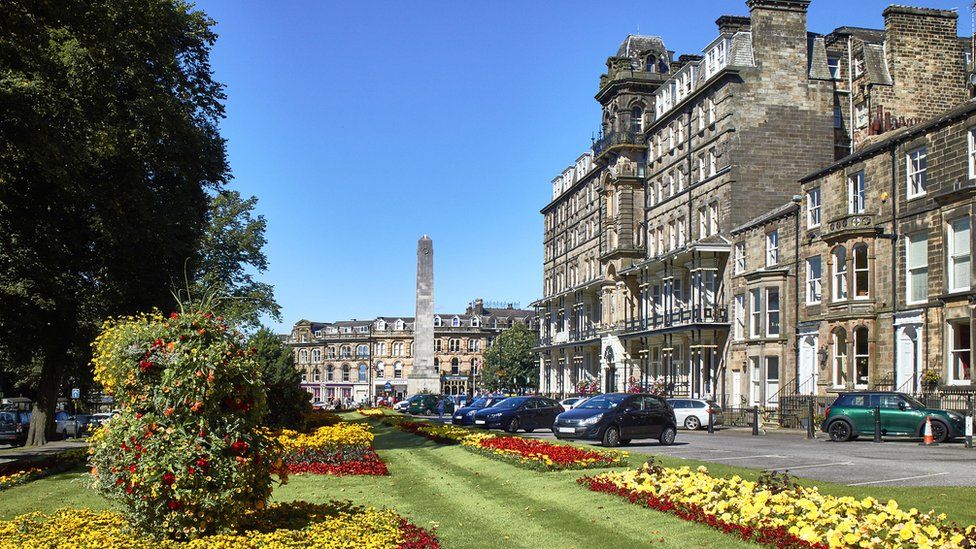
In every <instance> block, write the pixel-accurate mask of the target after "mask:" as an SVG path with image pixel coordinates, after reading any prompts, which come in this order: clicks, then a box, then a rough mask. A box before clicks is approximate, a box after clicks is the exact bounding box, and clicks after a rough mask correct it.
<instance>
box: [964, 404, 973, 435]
mask: <svg viewBox="0 0 976 549" xmlns="http://www.w3.org/2000/svg"><path fill="white" fill-rule="evenodd" d="M966 400H967V402H968V404H969V405H968V406H967V407H966V412H967V413H966V448H972V447H973V396H972V395H969V396H968V397H967V398H966Z"/></svg>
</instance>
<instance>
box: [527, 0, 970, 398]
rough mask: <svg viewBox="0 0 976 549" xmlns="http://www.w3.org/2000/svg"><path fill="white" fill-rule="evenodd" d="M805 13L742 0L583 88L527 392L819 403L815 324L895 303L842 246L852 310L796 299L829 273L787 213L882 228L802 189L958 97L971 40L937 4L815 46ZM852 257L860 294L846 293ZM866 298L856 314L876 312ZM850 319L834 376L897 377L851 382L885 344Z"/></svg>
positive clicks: (623, 51)
mask: <svg viewBox="0 0 976 549" xmlns="http://www.w3.org/2000/svg"><path fill="white" fill-rule="evenodd" d="M808 4H809V2H808V1H806V0H749V1H748V2H746V5H747V6H748V8H749V16H748V17H741V16H723V17H721V18H719V19H718V21H717V22H716V23H717V27H718V28H717V37H716V39H715V40H713V41H712V42H711V43H709V44H708V45H706V46H705V48H704V49H703V50H702V52H701V54H695V55H681V56H678V57H677V58H675V55H674V54H673V53H672V52H670V51H668V50H667V49H666V47H665V46H664V43H663V41H662V40H661V39H660V38H657V37H646V36H630V37H628V38H627V39H626V40H625V41H624V43H623V44H622V45H621V46H620V48H619V50H618V52H617V54H616V55H615V56H614V57H611V58H610V59H609V60H608V61H607V67H608V71H607V74H605V75H603V76H602V77H601V80H600V89H599V92H598V93H597V95H596V99H597V100H598V101H599V102H600V103H601V105H602V106H603V113H604V114H603V132H602V137H601V139H600V140H598V141H596V142H595V143H594V145H593V147H592V150H591V152H588V153H586V154H584V155H583V156H581V157H580V158H579V159H578V160H577V162H576V163H575V164H574V165H573V166H571V167H570V168H568V169H567V170H565V171H564V172H563V173H562V174H561V175H560V176H558V177H557V178H556V179H555V180H554V181H553V200H552V201H551V202H550V204H548V205H547V206H546V207H545V208H543V210H542V213H543V215H544V216H545V263H544V273H545V274H544V297H543V298H542V299H541V300H539V301H538V302H536V305H537V307H538V309H539V316H540V321H541V323H540V337H541V341H542V343H541V345H540V347H539V352H540V374H541V385H542V387H541V389H542V391H543V392H546V393H552V394H565V393H571V392H576V386H577V384H578V383H579V382H580V381H588V380H596V383H597V384H598V385H599V388H600V389H601V390H603V391H613V390H624V389H626V388H627V387H628V386H629V385H631V384H641V383H647V382H650V381H654V382H658V383H663V384H665V385H666V387H667V389H668V391H669V392H670V393H672V394H681V395H697V396H709V397H714V398H718V399H720V400H723V401H724V402H726V403H727V404H730V405H733V406H738V405H745V404H764V405H775V404H776V402H777V401H778V399H779V397H780V396H782V395H784V394H787V393H790V394H794V393H804V392H806V393H814V392H823V390H824V386H823V382H822V377H823V376H822V375H821V368H822V363H824V362H825V361H826V360H827V358H824V356H825V355H824V349H823V346H824V341H826V340H825V339H824V338H825V337H826V336H825V335H823V334H824V333H826V332H823V330H825V329H830V328H824V327H823V326H822V324H823V321H824V317H823V316H821V315H827V317H830V318H837V319H838V320H839V319H840V318H848V319H852V318H853V317H854V316H856V315H857V314H860V309H858V307H859V306H860V305H861V302H862V300H864V302H865V303H866V302H868V301H871V300H872V299H873V297H867V298H866V297H865V296H864V294H863V292H864V291H867V292H868V294H867V295H868V296H876V295H878V292H880V291H882V288H884V290H883V291H885V292H888V293H891V294H892V295H894V294H893V293H892V292H897V291H898V290H897V289H892V288H893V287H896V286H897V279H896V278H891V277H887V278H886V277H881V278H880V279H878V278H877V277H878V276H880V275H878V272H877V269H876V268H873V266H874V265H876V262H877V261H878V260H879V255H878V251H877V250H876V247H877V244H876V242H860V241H858V242H853V241H852V242H850V243H849V244H850V248H849V249H848V247H847V246H845V250H847V252H846V253H847V255H845V258H844V261H845V262H846V264H848V269H849V271H848V273H849V275H847V279H846V280H848V282H849V283H850V284H851V285H852V286H851V287H850V288H849V292H851V293H852V294H851V297H850V299H849V300H848V301H849V302H850V307H846V308H844V312H841V308H842V307H841V306H840V305H838V306H837V307H834V308H830V307H821V308H820V309H817V308H816V307H810V308H807V307H801V306H800V300H801V299H805V298H806V297H808V295H809V297H810V299H811V300H813V299H814V297H813V294H810V292H814V294H816V293H818V292H819V293H827V291H826V289H825V288H824V287H821V285H824V286H825V285H826V283H825V282H821V283H820V284H817V283H816V282H815V280H813V279H814V278H816V277H812V278H811V279H810V280H808V279H807V274H806V273H807V272H808V271H809V272H813V273H816V272H818V271H817V269H820V272H822V273H827V272H828V270H829V269H830V268H832V263H831V262H830V258H829V257H828V256H827V255H825V254H826V253H827V252H824V251H821V252H822V253H820V254H819V255H820V256H822V257H821V258H820V260H819V263H818V261H817V259H816V258H815V257H813V256H814V255H817V254H816V252H815V251H814V248H811V246H815V245H816V244H815V243H816V242H819V241H821V240H823V236H822V234H821V233H820V232H819V231H812V232H811V231H810V229H809V228H808V227H807V226H806V225H805V224H802V223H801V221H804V222H805V221H806V219H807V214H808V212H816V215H817V216H819V217H818V218H817V219H820V220H821V221H820V222H821V223H823V224H824V226H832V225H830V224H831V223H835V222H837V223H840V226H849V225H850V224H853V223H855V222H856V223H862V224H864V223H866V224H867V225H865V226H867V227H869V228H870V229H871V230H872V231H877V232H878V234H879V235H884V234H887V233H892V234H894V233H893V231H894V229H888V230H887V233H886V231H885V230H883V229H881V228H878V227H877V226H876V225H877V223H876V222H875V219H873V218H872V219H870V220H868V221H864V220H862V219H861V218H857V219H854V218H848V217H847V216H848V214H843V215H840V214H839V213H836V212H835V211H834V210H833V209H831V208H833V207H834V206H833V205H832V201H835V200H840V201H841V203H842V204H843V205H845V206H846V205H847V204H848V199H847V198H846V197H847V192H846V190H844V189H846V188H847V187H843V189H841V187H837V188H835V187H836V184H833V185H827V184H824V186H823V188H822V189H819V190H818V189H816V188H815V187H816V185H817V184H818V183H817V182H818V181H820V180H821V179H823V178H825V177H827V175H826V174H827V173H830V174H836V172H837V170H839V169H840V168H838V167H837V166H848V165H849V164H850V162H851V159H852V158H861V157H862V156H863V155H864V154H868V153H870V152H871V151H877V150H878V147H880V146H882V145H880V143H888V142H890V139H892V138H893V137H891V136H894V135H905V132H906V131H907V130H906V129H905V128H920V127H923V126H922V125H921V124H922V121H923V120H925V119H927V118H930V117H932V116H937V115H938V114H939V113H941V112H945V111H947V110H949V109H950V108H952V107H954V106H956V105H958V104H960V103H962V102H964V101H966V100H967V99H968V97H969V93H968V90H967V87H966V75H967V68H968V67H967V56H966V52H967V51H969V47H970V45H969V43H968V41H967V40H963V39H960V38H958V37H957V36H956V30H955V29H956V22H957V19H956V15H955V13H954V12H951V11H944V10H931V9H920V8H907V7H901V6H892V7H890V8H888V9H887V10H885V11H884V13H883V17H884V28H883V29H876V30H875V29H861V28H853V27H840V28H838V29H836V30H835V31H833V32H831V33H829V34H826V35H820V34H816V33H812V32H809V31H808V30H807V28H806V9H807V7H808ZM914 149H918V147H917V146H916V147H913V150H914ZM899 154H901V153H899ZM914 154H915V156H914V157H913V159H914V160H913V162H915V164H914V166H915V167H914V168H911V166H912V165H911V164H909V165H907V166H908V167H906V165H905V163H906V162H909V160H906V159H905V158H901V159H899V160H898V165H899V166H901V168H900V169H903V170H904V169H911V170H912V172H913V173H916V174H917V172H918V170H919V169H920V168H918V166H919V162H921V165H922V166H924V163H925V153H924V152H923V153H921V156H919V153H918V152H917V151H916V152H915V153H914ZM889 160H890V159H889ZM896 168H897V166H896ZM845 169H846V168H845ZM922 169H923V171H924V168H922ZM825 170H833V171H829V172H828V171H825ZM889 171H890V170H889ZM810 174H814V175H810ZM833 177H841V176H837V175H833ZM844 177H846V176H844ZM879 177H880V175H879ZM801 180H802V184H801ZM845 185H847V183H845ZM842 190H844V194H843V195H840V194H837V193H839V192H841V191H842ZM879 192H881V191H879ZM886 192H887V193H888V194H886V195H885V196H886V197H888V198H885V200H887V201H888V203H890V202H891V201H892V200H895V199H897V196H898V195H895V194H894V192H893V191H892V190H891V189H886ZM902 194H903V195H904V194H905V192H904V191H903V192H902ZM841 196H843V198H839V197H841ZM903 198H904V197H903ZM864 200H865V201H867V200H869V199H868V198H866V197H865V198H864ZM918 203H919V202H916V204H918ZM861 207H862V209H865V208H866V210H865V211H868V210H870V211H872V212H874V210H871V208H872V207H875V205H874V203H871V204H870V205H869V204H864V205H862V206H861ZM909 210H911V208H909ZM902 211H904V210H902ZM811 215H812V214H811ZM852 215H853V214H852ZM877 215H886V214H882V213H881V212H880V210H878V214H877ZM835 216H839V217H835ZM845 223H846V224H847V225H845ZM814 228H816V227H814ZM828 234H829V233H828ZM844 234H845V232H844V231H843V230H838V233H837V234H836V235H831V236H829V237H828V239H829V240H831V241H832V242H836V241H837V240H836V239H837V238H841V237H842V236H844ZM854 235H855V236H857V235H858V233H857V232H855V233H854ZM967 235H968V233H967ZM863 236H864V235H863V234H861V235H860V237H862V238H863ZM879 238H880V237H877V238H874V239H873V240H874V241H877V240H878V239H879ZM881 240H882V241H885V242H895V241H894V240H891V239H888V240H884V238H881ZM828 244H829V243H828ZM865 246H866V247H865ZM930 250H931V248H930ZM891 257H893V256H891ZM913 257H914V256H913ZM865 261H867V264H868V265H869V267H868V268H869V269H872V270H869V271H868V275H867V276H868V279H869V282H868V284H869V285H870V286H869V287H868V288H867V289H866V290H865V288H862V287H861V286H857V287H854V286H853V284H854V283H855V281H863V279H864V277H865V274H864V273H865V266H864V265H865ZM811 276H812V275H811ZM823 276H826V275H823ZM858 292H862V293H858ZM798 297H799V299H798ZM821 299H823V298H821ZM888 301H890V300H888ZM871 303H872V306H873V307H875V308H874V309H871V310H870V311H864V312H865V313H866V314H867V313H868V312H870V314H875V313H876V312H878V310H876V307H877V305H880V303H877V304H875V303H874V302H873V301H871ZM811 305H815V304H814V303H812V302H811ZM886 306H888V305H886ZM889 307H890V306H889ZM899 310H900V311H904V309H899ZM899 315H900V316H898V315H896V316H895V320H892V317H891V316H889V317H888V319H887V320H886V321H885V322H887V323H888V325H889V330H890V329H891V326H892V325H893V322H895V321H897V322H902V321H903V320H904V318H905V314H904V313H899ZM816 322H820V324H815V323H816ZM858 326H860V325H858ZM858 326H854V325H850V326H847V327H845V330H846V329H847V328H849V329H850V330H851V331H848V332H846V333H848V334H850V335H849V336H848V342H849V345H848V348H849V349H850V351H849V352H848V354H847V355H844V357H845V358H844V360H845V361H847V362H846V364H849V365H854V366H851V368H848V370H845V372H846V375H847V376H849V377H848V380H849V381H850V383H852V384H854V385H857V386H861V385H864V384H865V383H873V382H880V381H881V380H886V382H887V383H894V381H895V379H896V377H895V376H894V375H891V376H888V377H887V378H886V377H884V376H883V375H881V374H880V373H872V371H871V370H870V367H869V368H868V370H869V371H868V372H865V371H864V366H863V364H864V361H863V360H862V359H863V356H862V354H861V353H862V352H863V351H864V349H865V345H867V348H868V349H869V351H868V352H870V353H875V354H873V355H872V356H880V355H877V354H876V353H878V352H881V350H882V349H883V345H882V344H881V343H880V341H879V340H878V339H877V337H879V336H877V335H875V334H876V333H877V331H878V330H876V329H873V331H869V335H868V336H867V339H865V337H863V336H864V332H863V330H858V329H857V328H858ZM814 332H816V333H817V337H816V338H814V339H815V341H810V340H809V338H810V337H811V336H812V335H813V333H814ZM855 332H856V333H855ZM838 333H839V332H838ZM953 333H955V332H953ZM801 335H802V338H807V339H802V341H805V343H804V344H803V345H802V348H801V345H800V344H799V342H800V341H801ZM887 341H888V344H887V345H888V346H889V347H892V346H893V345H894V337H893V336H892V337H889V338H887ZM957 354H958V353H957ZM811 357H813V358H811ZM875 360H876V359H875ZM857 365H860V366H857ZM832 383H833V382H832ZM845 383H847V382H845ZM835 385H836V384H835ZM837 386H840V385H837Z"/></svg>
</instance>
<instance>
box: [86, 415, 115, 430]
mask: <svg viewBox="0 0 976 549" xmlns="http://www.w3.org/2000/svg"><path fill="white" fill-rule="evenodd" d="M110 419H112V414H109V413H104V412H103V413H98V414H92V417H91V423H92V426H91V428H92V429H94V428H95V427H97V426H99V425H105V424H106V423H108V422H109V420H110Z"/></svg>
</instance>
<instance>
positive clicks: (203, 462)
mask: <svg viewBox="0 0 976 549" xmlns="http://www.w3.org/2000/svg"><path fill="white" fill-rule="evenodd" d="M206 466H207V460H206V459H204V458H199V459H197V467H200V468H203V467H206Z"/></svg>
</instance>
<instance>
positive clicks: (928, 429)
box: [922, 416, 935, 446]
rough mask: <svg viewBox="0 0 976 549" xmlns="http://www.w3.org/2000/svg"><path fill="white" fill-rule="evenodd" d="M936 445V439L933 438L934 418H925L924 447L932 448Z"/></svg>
mask: <svg viewBox="0 0 976 549" xmlns="http://www.w3.org/2000/svg"><path fill="white" fill-rule="evenodd" d="M934 444H935V437H934V436H932V418H930V417H928V416H926V417H925V430H924V431H922V446H932V445H934Z"/></svg>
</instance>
